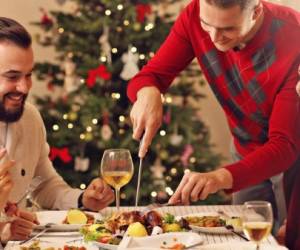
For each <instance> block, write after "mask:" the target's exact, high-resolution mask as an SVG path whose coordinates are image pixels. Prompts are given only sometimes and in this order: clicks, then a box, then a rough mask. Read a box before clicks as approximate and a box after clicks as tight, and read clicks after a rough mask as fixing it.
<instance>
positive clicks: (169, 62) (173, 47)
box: [127, 6, 195, 102]
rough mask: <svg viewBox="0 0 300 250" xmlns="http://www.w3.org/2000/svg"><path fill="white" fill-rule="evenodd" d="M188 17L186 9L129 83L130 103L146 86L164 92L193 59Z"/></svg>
mask: <svg viewBox="0 0 300 250" xmlns="http://www.w3.org/2000/svg"><path fill="white" fill-rule="evenodd" d="M188 7H192V6H188ZM189 15H190V14H189V12H188V9H185V10H184V11H183V12H182V13H181V15H180V16H179V18H178V19H177V20H176V22H175V24H174V26H173V28H172V30H171V32H170V34H169V36H168V37H167V39H166V40H165V42H164V43H163V45H162V46H161V47H160V49H159V50H158V52H157V53H156V55H155V56H154V57H153V58H152V59H151V60H150V61H149V62H148V64H147V65H146V66H144V67H143V68H142V70H141V71H140V72H139V73H138V74H137V75H136V76H135V77H134V78H133V79H132V80H131V81H130V83H129V85H128V88H127V95H128V97H129V99H130V100H131V101H132V102H134V101H135V100H136V94H137V92H138V91H139V90H140V89H141V88H143V87H146V86H156V87H157V88H158V89H159V90H160V91H161V92H162V93H164V92H166V91H167V89H168V87H169V85H170V84H171V82H172V81H173V79H174V78H175V77H176V76H177V75H178V74H179V73H180V71H182V70H183V69H184V68H185V67H186V66H187V65H188V64H189V63H190V62H191V61H192V60H193V58H194V57H195V55H194V51H193V48H192V45H191V43H190V41H189V36H188V31H187V27H188V26H187V25H188V22H189V21H188V20H189Z"/></svg>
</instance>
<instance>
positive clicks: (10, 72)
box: [0, 17, 114, 240]
mask: <svg viewBox="0 0 300 250" xmlns="http://www.w3.org/2000/svg"><path fill="white" fill-rule="evenodd" d="M33 64H34V62H33V51H32V47H31V37H30V35H29V34H28V32H27V31H26V30H25V28H24V27H23V26H22V25H20V24H19V23H17V22H16V21H14V20H12V19H9V18H5V17H0V143H1V145H2V147H1V148H5V149H6V155H5V156H6V157H3V158H2V159H1V162H0V166H5V165H10V164H13V166H12V167H10V170H9V172H10V176H11V180H12V182H13V183H14V186H13V188H12V191H11V194H10V196H9V199H8V200H9V201H10V202H16V201H18V200H19V199H20V198H21V197H22V196H23V195H24V193H25V190H26V189H27V188H28V186H29V184H30V182H31V180H32V179H33V178H34V177H35V176H41V177H42V179H43V182H42V184H41V185H40V186H39V187H38V188H37V190H36V191H35V192H34V193H33V198H34V199H35V200H36V202H37V203H38V204H39V205H40V206H41V207H43V208H46V209H69V208H77V207H80V208H85V209H90V210H93V211H99V210H100V209H102V208H104V207H106V206H107V205H108V204H110V203H111V202H112V201H113V200H114V194H113V192H112V190H111V189H110V187H109V186H108V185H107V184H105V183H104V182H103V181H102V180H101V179H100V178H97V179H95V180H93V181H92V183H91V184H90V185H89V186H88V188H87V189H86V190H85V191H84V192H83V191H82V190H79V189H73V188H71V187H69V186H68V185H67V184H66V183H65V182H64V181H63V179H62V178H61V177H60V176H59V175H58V174H57V172H56V171H55V169H54V168H53V165H52V163H51V161H50V160H49V157H48V154H49V146H48V144H47V142H46V132H45V128H44V124H43V121H42V118H41V116H40V114H39V112H38V110H37V109H36V108H35V107H34V106H33V105H31V104H29V103H27V102H25V100H26V97H27V95H28V93H29V91H30V88H31V86H32V81H31V74H32V70H33ZM12 162H13V163H12ZM22 215H23V216H22ZM35 223H36V218H35V216H32V215H30V214H28V213H21V214H20V216H19V217H17V218H16V219H15V220H14V221H13V222H11V226H10V229H11V239H17V240H21V239H26V238H27V237H28V236H29V235H30V233H31V231H32V228H33V227H34V225H35Z"/></svg>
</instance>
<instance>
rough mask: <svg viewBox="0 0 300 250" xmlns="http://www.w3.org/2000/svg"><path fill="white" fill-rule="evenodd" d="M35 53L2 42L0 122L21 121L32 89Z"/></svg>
mask: <svg viewBox="0 0 300 250" xmlns="http://www.w3.org/2000/svg"><path fill="white" fill-rule="evenodd" d="M32 69H33V51H32V48H31V47H28V48H22V47H19V46H17V45H15V44H14V43H12V42H8V41H2V42H0V120H1V121H4V122H14V121H17V120H19V119H20V117H21V116H22V113H23V110H24V103H25V100H26V97H27V95H28V93H29V90H30V88H31V85H32V82H31V74H32Z"/></svg>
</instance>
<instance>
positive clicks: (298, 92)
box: [296, 65, 300, 96]
mask: <svg viewBox="0 0 300 250" xmlns="http://www.w3.org/2000/svg"><path fill="white" fill-rule="evenodd" d="M298 75H299V77H298V79H299V81H298V83H297V85H296V91H297V94H298V95H299V96H300V65H299V68H298Z"/></svg>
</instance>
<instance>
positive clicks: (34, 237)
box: [19, 222, 55, 245]
mask: <svg viewBox="0 0 300 250" xmlns="http://www.w3.org/2000/svg"><path fill="white" fill-rule="evenodd" d="M53 225H55V223H51V222H50V223H47V224H46V225H45V228H44V229H43V230H42V231H41V232H39V233H38V234H36V235H35V236H33V237H32V238H30V239H27V240H23V241H21V242H20V243H19V245H23V244H24V243H26V242H29V241H32V240H34V239H37V238H38V237H40V236H41V235H43V234H44V233H46V232H47V231H48V230H49V229H50V228H51V227H52V226H53Z"/></svg>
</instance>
